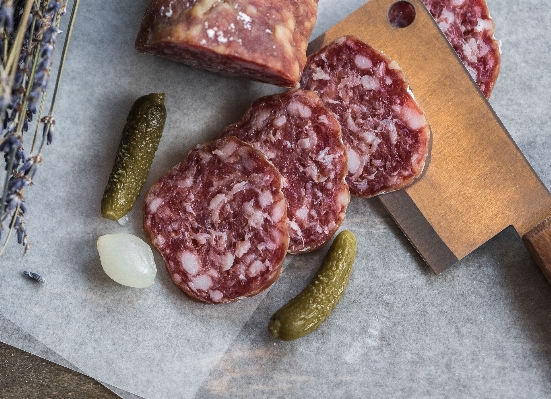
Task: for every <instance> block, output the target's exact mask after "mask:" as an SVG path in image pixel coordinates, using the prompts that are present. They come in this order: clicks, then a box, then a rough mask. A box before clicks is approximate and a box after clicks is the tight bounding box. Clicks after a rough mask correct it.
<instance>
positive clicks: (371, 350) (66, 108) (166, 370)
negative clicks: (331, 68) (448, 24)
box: [0, 0, 551, 398]
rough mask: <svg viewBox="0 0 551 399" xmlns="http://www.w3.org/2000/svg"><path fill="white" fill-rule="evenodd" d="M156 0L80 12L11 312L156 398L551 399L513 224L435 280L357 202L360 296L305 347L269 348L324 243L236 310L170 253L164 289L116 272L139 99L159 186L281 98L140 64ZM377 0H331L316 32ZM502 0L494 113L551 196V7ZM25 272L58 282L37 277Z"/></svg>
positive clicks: (370, 207)
mask: <svg viewBox="0 0 551 399" xmlns="http://www.w3.org/2000/svg"><path fill="white" fill-rule="evenodd" d="M147 2H148V1H147V0H139V1H136V2H128V1H120V2H110V1H96V2H94V3H92V2H90V1H88V2H87V1H84V2H83V3H82V4H81V9H80V11H79V19H78V21H77V26H76V30H75V32H74V36H73V41H72V48H71V52H70V54H69V58H68V63H67V69H66V72H65V75H64V81H65V84H64V85H63V88H62V91H61V93H60V102H59V107H58V112H57V125H56V132H58V133H57V136H56V138H55V140H56V141H55V142H54V144H53V145H52V146H51V147H50V148H48V149H47V152H46V154H45V162H44V165H43V166H42V168H41V169H40V171H39V174H38V175H37V178H36V185H35V186H34V187H32V188H31V189H29V190H28V191H27V205H28V208H29V213H28V217H27V228H28V230H29V232H30V233H31V239H32V242H33V247H32V248H31V251H30V252H29V253H28V254H27V255H26V256H25V257H21V249H20V248H18V247H16V246H11V247H10V248H9V250H8V252H7V254H5V255H3V257H2V258H0V264H1V265H2V267H1V268H0V277H1V278H0V301H1V303H2V305H1V309H2V313H3V315H4V316H5V317H6V318H8V319H9V320H11V321H13V322H14V323H16V325H17V326H19V327H20V328H22V329H23V331H25V332H27V333H29V334H31V335H32V336H33V337H34V338H36V339H37V340H39V341H40V342H41V343H43V344H44V345H46V347H48V348H50V349H51V350H53V351H54V353H57V354H59V355H60V356H61V357H62V358H64V359H66V360H67V361H69V362H70V363H71V364H73V365H74V367H76V368H78V369H80V370H82V371H83V372H85V373H86V374H88V375H91V376H93V377H94V378H97V379H99V380H101V381H103V382H105V383H108V384H111V385H113V386H116V387H119V388H122V389H124V390H126V391H129V392H132V393H134V394H138V395H140V396H143V397H145V398H180V397H181V398H193V397H195V398H211V397H255V398H257V397H260V398H262V397H266V398H273V397H284V396H298V395H301V396H302V397H312V398H313V397H329V396H331V397H347V398H348V397H350V398H354V397H358V398H363V397H366V396H370V397H407V398H412V397H424V398H426V397H435V398H440V397H503V398H509V397H510V398H518V397H533V398H540V397H541V398H544V397H549V395H550V394H551V382H550V379H549V373H550V371H551V370H550V366H551V353H550V350H549V347H550V344H551V338H550V337H549V331H550V327H551V317H550V314H549V311H548V309H549V301H550V299H551V287H550V286H549V285H548V283H547V282H546V281H545V278H544V277H543V275H542V273H541V272H540V271H539V269H538V268H537V266H536V265H535V264H534V263H533V261H532V259H531V258H530V256H529V255H528V253H527V251H526V250H525V249H524V247H523V245H522V243H521V242H520V239H519V237H518V236H517V235H516V233H515V232H514V231H512V230H507V231H505V232H504V233H502V234H501V235H499V236H498V237H496V238H495V239H493V240H491V241H490V242H489V243H487V244H486V245H484V246H482V247H481V248H480V249H478V250H477V251H476V252H474V253H473V254H471V255H470V256H469V257H467V258H466V259H464V260H463V261H462V262H460V263H459V264H458V265H457V266H456V267H454V268H453V269H451V270H449V271H447V272H445V273H444V274H443V275H440V276H434V275H433V274H432V273H431V272H430V271H429V269H428V267H427V266H426V265H424V264H423V262H422V261H421V260H420V258H419V257H418V256H417V255H416V253H415V252H414V250H413V248H412V247H411V246H410V245H409V243H408V242H407V240H406V239H405V238H404V237H403V236H402V234H401V233H400V231H399V230H398V228H397V227H396V226H395V225H394V223H393V222H392V220H391V219H390V217H389V216H388V215H387V214H386V212H385V211H384V210H383V208H382V206H381V205H380V204H379V202H378V201H377V200H376V199H374V200H361V199H354V200H353V201H352V203H351V204H350V206H349V209H348V212H347V215H348V216H347V221H346V222H345V224H344V225H343V228H348V229H351V230H352V231H353V232H354V233H355V234H356V236H357V238H358V241H359V243H360V247H359V252H358V257H357V262H356V266H355V271H354V273H353V276H352V279H351V282H350V285H349V287H348V290H347V293H346V295H345V297H344V298H343V300H342V301H341V303H340V304H339V306H338V308H337V309H336V311H335V312H334V313H333V314H332V316H331V318H330V319H329V320H328V321H327V322H326V323H325V324H324V325H323V326H322V328H320V330H318V331H317V332H316V333H314V334H312V335H310V336H307V337H305V338H303V339H301V340H299V341H295V342H291V343H285V342H280V341H276V340H273V339H271V338H270V337H269V336H268V334H267V331H266V325H267V321H268V319H269V317H270V316H271V314H272V313H273V312H274V311H275V310H276V309H277V308H278V307H279V306H281V305H282V304H283V303H284V302H286V301H287V300H288V299H290V298H291V297H292V296H294V295H295V294H296V293H297V292H298V291H300V290H301V289H302V287H303V286H304V285H305V284H306V283H307V281H308V280H309V279H310V277H311V276H312V275H313V273H314V272H315V269H316V268H317V266H318V265H319V263H320V261H321V259H322V257H323V254H324V252H325V249H323V250H321V251H319V252H316V253H314V254H309V255H302V256H293V257H288V259H287V261H286V263H285V270H284V273H283V275H282V278H281V279H280V280H279V281H278V282H277V283H276V284H275V285H274V286H273V287H272V288H271V289H270V290H269V292H267V293H265V294H263V295H261V296H258V297H255V298H251V299H247V300H245V301H241V302H239V303H236V304H230V305H223V306H207V305H202V304H197V303H194V302H192V301H190V300H188V299H186V298H185V297H184V296H183V295H182V294H181V293H180V291H179V290H178V289H177V288H175V287H174V285H173V284H172V282H171V281H170V279H169V277H168V276H167V274H166V272H165V270H164V265H163V264H162V261H161V259H160V257H159V256H156V261H157V266H158V269H159V273H158V277H157V282H156V284H155V285H154V286H152V287H150V288H147V289H144V290H136V289H130V288H125V287H121V286H119V285H117V284H116V283H114V282H112V281H111V280H109V278H108V277H107V276H106V275H105V274H104V273H103V271H102V270H101V266H100V263H99V259H98V256H97V252H96V249H95V241H96V239H97V237H98V236H99V235H102V234H106V233H111V232H123V231H124V232H131V233H134V234H137V235H138V236H141V237H143V233H142V229H141V218H140V209H139V207H138V208H137V209H134V211H133V212H132V214H131V217H130V222H129V224H128V225H126V226H120V225H118V224H117V223H115V222H110V221H108V220H105V219H103V218H101V216H99V202H100V199H101V195H102V193H103V188H104V186H105V183H106V181H107V177H108V174H109V170H110V168H111V165H112V162H113V159H114V155H115V151H116V146H117V143H118V140H119V138H120V132H121V130H122V126H123V125H124V120H125V118H126V115H127V113H128V109H129V108H130V105H131V104H132V102H133V101H134V100H135V99H136V98H137V97H139V96H140V95H142V94H145V93H148V92H153V91H155V92H161V91H162V92H165V93H166V94H167V100H166V102H167V110H168V119H167V126H166V129H165V133H164V135H163V139H162V140H161V145H160V147H159V151H158V154H157V157H156V159H155V162H154V164H153V168H152V171H151V174H150V178H149V180H148V183H147V184H146V186H149V185H150V184H151V183H152V182H153V181H154V180H155V179H157V178H158V177H159V176H161V175H162V174H163V173H164V172H165V171H166V170H167V169H168V168H170V167H171V166H173V165H174V164H175V163H177V162H179V161H180V160H181V158H182V157H183V155H184V154H185V153H186V151H187V150H188V149H189V148H190V147H191V146H193V145H195V144H196V143H199V142H202V141H206V140H208V139H211V138H214V137H216V135H217V134H218V132H219V131H220V130H221V129H222V128H223V127H224V126H226V125H227V124H229V123H231V122H234V121H236V120H238V119H239V118H240V117H241V115H242V113H243V112H244V110H245V109H246V108H247V106H248V105H249V104H250V103H251V102H252V100H254V99H256V98H257V97H259V96H261V95H263V94H268V93H271V92H275V91H277V90H279V89H277V88H274V87H271V86H268V85H261V84H256V83H251V82H248V81H245V80H241V79H231V78H226V77H222V76H219V75H215V74H212V73H208V72H204V71H199V70H195V69H192V68H189V67H186V66H183V65H178V64H175V63H173V62H170V61H167V60H163V59H160V58H155V57H148V56H145V55H141V54H138V53H137V52H136V51H135V50H134V49H133V41H134V39H135V35H136V33H137V29H138V26H139V22H140V19H141V16H142V13H143V10H144V9H145V6H146V4H147ZM362 3H363V2H362V1H356V0H354V1H346V2H337V1H334V0H325V1H321V2H320V12H319V17H318V24H317V26H316V29H315V31H314V34H313V36H312V37H315V36H317V35H318V34H319V33H321V32H323V31H324V30H326V29H327V28H328V27H329V26H331V25H333V24H334V23H336V22H338V21H339V20H340V19H342V18H343V17H344V16H346V15H347V14H349V13H350V12H352V11H353V10H355V9H356V8H357V7H359V6H360V5H361V4H362ZM488 4H489V7H490V10H491V11H492V15H493V17H494V21H495V23H496V25H497V33H496V36H497V37H498V39H500V40H501V41H502V42H503V47H502V49H503V58H502V68H501V73H500V78H499V80H498V83H497V85H496V89H495V90H494V93H493V95H492V99H491V103H492V106H493V107H494V109H495V110H496V113H497V114H498V115H499V116H500V118H501V119H502V121H503V123H504V124H505V126H506V127H507V129H508V130H509V132H510V133H511V135H512V136H513V138H514V139H515V141H516V143H517V144H518V145H519V147H520V149H521V150H522V151H523V153H524V154H525V155H526V157H527V158H528V160H529V161H530V163H531V164H532V165H533V167H534V169H535V171H536V172H537V173H538V175H539V176H540V177H541V179H542V180H543V182H544V183H545V184H546V186H547V187H548V188H549V187H551V171H550V168H549V163H550V162H549V161H550V160H551V129H550V122H549V121H550V116H551V115H550V105H551V97H550V94H549V92H550V89H551V77H550V76H549V74H548V68H549V65H550V60H551V56H550V55H549V54H551V44H550V43H549V42H548V37H547V36H548V31H549V26H551V12H550V11H549V10H548V9H547V8H546V5H545V4H543V3H542V2H538V1H535V0H530V1H524V2H522V3H518V4H516V3H515V4H510V3H508V2H505V1H504V0H492V1H488ZM140 202H141V198H140V200H139V201H138V204H140ZM24 269H30V270H34V271H37V272H40V273H42V274H43V275H44V276H45V278H46V279H47V283H46V284H43V285H37V284H35V283H34V282H32V281H28V280H25V279H23V278H22V277H21V275H20V273H21V271H22V270H24ZM8 343H9V342H8Z"/></svg>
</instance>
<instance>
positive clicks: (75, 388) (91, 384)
mask: <svg viewBox="0 0 551 399" xmlns="http://www.w3.org/2000/svg"><path fill="white" fill-rule="evenodd" d="M0 397H1V398H18V399H44V398H48V399H58V398H59V399H62V398H63V399H67V398H83V399H84V398H86V399H88V398H94V399H118V398H119V397H118V396H117V395H115V394H114V393H113V392H111V391H110V390H109V389H107V388H106V387H104V386H103V385H101V384H100V383H98V382H97V381H95V380H94V379H92V378H89V377H87V376H85V375H83V374H80V373H77V372H76V371H73V370H70V369H68V368H65V367H63V366H60V365H58V364H55V363H52V362H50V361H47V360H44V359H42V358H40V357H38V356H34V355H31V354H29V353H27V352H25V351H22V350H19V349H17V348H14V347H12V346H9V345H6V344H4V343H2V342H0Z"/></svg>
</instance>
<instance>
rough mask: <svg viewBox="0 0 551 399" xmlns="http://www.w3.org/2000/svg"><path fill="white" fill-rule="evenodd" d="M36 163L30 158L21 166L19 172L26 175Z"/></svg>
mask: <svg viewBox="0 0 551 399" xmlns="http://www.w3.org/2000/svg"><path fill="white" fill-rule="evenodd" d="M33 165H34V160H33V159H32V158H28V159H27V160H26V161H25V162H24V163H23V165H21V166H20V167H19V170H18V173H20V174H21V175H23V176H26V175H27V173H29V171H30V169H31V167H32V166H33Z"/></svg>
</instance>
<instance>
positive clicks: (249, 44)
mask: <svg viewBox="0 0 551 399" xmlns="http://www.w3.org/2000/svg"><path fill="white" fill-rule="evenodd" d="M317 7H318V2H317V0H268V1H267V0H226V1H217V0H153V1H151V3H150V4H149V5H148V7H147V9H146V11H145V14H144V17H143V20H142V24H141V28H140V32H139V34H138V37H137V39H136V43H135V46H136V49H137V50H138V51H140V52H143V53H149V54H154V55H158V56H161V57H166V58H170V59H172V60H175V61H178V62H182V63H185V64H188V65H191V66H194V67H198V68H204V69H208V70H211V71H214V72H220V73H224V74H226V75H234V76H242V77H247V78H250V79H253V80H257V81H260V82H265V83H271V84H275V85H278V86H285V87H294V86H297V85H298V81H299V78H300V72H301V71H302V68H303V67H304V64H305V62H306V47H307V46H308V38H309V37H310V34H311V33H312V29H313V28H314V24H315V22H316V15H317Z"/></svg>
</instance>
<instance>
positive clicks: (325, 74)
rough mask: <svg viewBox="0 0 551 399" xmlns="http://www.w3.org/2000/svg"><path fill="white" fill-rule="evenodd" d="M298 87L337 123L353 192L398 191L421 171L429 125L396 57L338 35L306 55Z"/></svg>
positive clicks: (359, 194) (368, 193)
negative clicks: (309, 92)
mask: <svg viewBox="0 0 551 399" xmlns="http://www.w3.org/2000/svg"><path fill="white" fill-rule="evenodd" d="M301 85H302V87H303V88H305V89H309V90H313V91H315V92H317V93H318V94H319V96H320V98H321V99H322V101H323V102H324V103H325V105H326V106H327V107H328V108H329V109H331V110H332V111H333V112H334V113H335V115H336V117H337V119H338V120H339V122H340V124H341V128H342V137H343V141H344V144H345V146H346V151H347V155H348V176H347V178H346V181H347V182H348V185H349V186H350V192H351V193H352V194H353V195H356V196H359V197H372V196H375V195H377V194H380V193H384V192H388V191H393V190H397V189H400V188H403V187H405V186H407V185H409V184H410V183H412V182H413V180H415V179H416V178H417V177H418V176H419V175H420V174H421V172H422V170H423V167H424V164H425V159H426V156H427V152H428V144H429V135H430V129H429V126H428V124H427V121H426V119H425V116H424V113H423V111H422V110H421V109H420V108H419V106H418V105H417V103H416V102H415V100H414V99H413V96H412V95H411V92H410V91H409V87H408V83H407V81H406V79H405V77H404V74H403V72H402V70H401V69H400V68H399V66H398V64H397V63H396V62H395V61H392V60H390V59H389V58H388V57H387V56H385V55H384V54H382V53H381V52H379V51H377V50H375V49H373V48H372V47H370V46H369V45H367V44H366V43H364V42H362V41H361V40H360V39H358V38H356V37H354V36H346V37H341V38H339V39H337V40H335V41H334V42H332V43H330V44H328V45H327V46H326V47H324V48H323V49H321V50H320V51H319V52H318V53H316V54H313V55H311V56H310V57H309V58H308V62H307V64H306V67H305V69H304V72H303V75H302V80H301Z"/></svg>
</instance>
